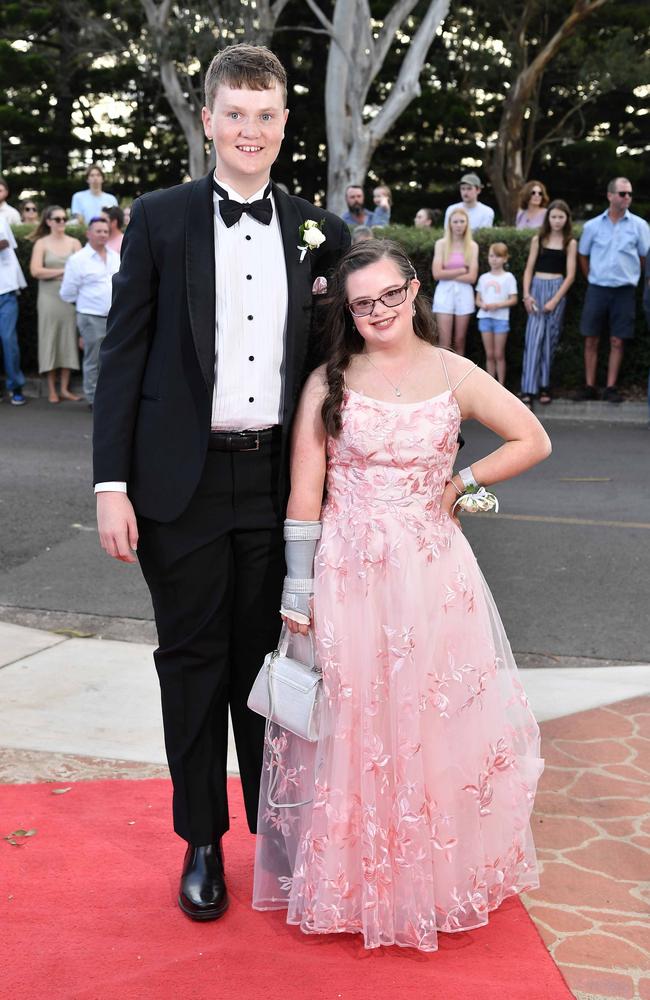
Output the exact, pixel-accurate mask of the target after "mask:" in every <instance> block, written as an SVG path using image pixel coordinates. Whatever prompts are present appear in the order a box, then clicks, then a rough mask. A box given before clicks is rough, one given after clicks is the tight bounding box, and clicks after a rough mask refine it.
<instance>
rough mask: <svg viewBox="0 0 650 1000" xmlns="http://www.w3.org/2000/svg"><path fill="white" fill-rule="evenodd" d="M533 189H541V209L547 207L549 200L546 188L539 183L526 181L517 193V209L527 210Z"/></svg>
mask: <svg viewBox="0 0 650 1000" xmlns="http://www.w3.org/2000/svg"><path fill="white" fill-rule="evenodd" d="M533 188H541V189H542V204H541V207H542V208H545V207H546V205H548V203H549V201H550V199H549V196H548V191H547V190H546V186H545V185H544V184H542V182H541V181H527V183H526V184H524V186H523V187H522V189H521V191H520V192H519V207H520V208H528V202H529V201H530V196H531V194H532V193H533Z"/></svg>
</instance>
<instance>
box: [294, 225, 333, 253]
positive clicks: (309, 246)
mask: <svg viewBox="0 0 650 1000" xmlns="http://www.w3.org/2000/svg"><path fill="white" fill-rule="evenodd" d="M324 221H325V220H324V219H321V220H320V222H316V221H315V220H314V219H305V221H304V222H303V224H302V226H300V228H299V230H298V233H299V235H300V239H301V240H302V243H300V244H299V245H298V250H300V263H301V264H302V262H303V260H304V259H305V254H306V253H307V251H308V250H316V248H317V247H319V246H321V244H322V243H324V242H325V240H326V239H327V237H326V236H324V235H323V232H322V229H323V223H324Z"/></svg>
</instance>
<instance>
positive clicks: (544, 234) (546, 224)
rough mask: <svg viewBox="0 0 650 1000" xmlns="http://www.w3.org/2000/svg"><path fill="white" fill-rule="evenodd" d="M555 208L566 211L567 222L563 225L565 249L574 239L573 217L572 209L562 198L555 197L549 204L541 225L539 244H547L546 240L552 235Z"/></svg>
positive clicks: (541, 245)
mask: <svg viewBox="0 0 650 1000" xmlns="http://www.w3.org/2000/svg"><path fill="white" fill-rule="evenodd" d="M554 208H557V209H558V211H560V212H564V214H565V215H566V222H565V223H564V225H563V227H562V238H563V240H564V249H565V250H566V248H567V247H568V245H569V243H570V242H571V240H572V239H573V219H572V218H571V209H570V208H569V206H568V205H567V203H566V201H562V199H561V198H555V200H554V201H552V202H551V204H550V205H549V206H548V208H547V210H546V215H545V216H544V221H543V222H542V224H541V226H540V227H539V230H538V232H539V245H540V247H543V246H546V240H547V239H548V238H549V236H550V235H551V219H550V216H551V212H552V211H553V209H554Z"/></svg>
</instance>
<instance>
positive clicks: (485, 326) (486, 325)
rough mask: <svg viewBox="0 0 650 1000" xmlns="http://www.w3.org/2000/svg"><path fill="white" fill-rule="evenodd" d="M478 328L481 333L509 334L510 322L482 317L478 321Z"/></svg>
mask: <svg viewBox="0 0 650 1000" xmlns="http://www.w3.org/2000/svg"><path fill="white" fill-rule="evenodd" d="M478 328H479V330H480V331H481V333H509V332H510V320H508V319H494V318H493V317H492V316H481V318H480V320H479V321H478Z"/></svg>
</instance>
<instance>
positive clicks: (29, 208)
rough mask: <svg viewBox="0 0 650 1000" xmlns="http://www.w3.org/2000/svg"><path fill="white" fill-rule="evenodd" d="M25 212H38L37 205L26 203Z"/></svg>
mask: <svg viewBox="0 0 650 1000" xmlns="http://www.w3.org/2000/svg"><path fill="white" fill-rule="evenodd" d="M23 212H38V209H37V207H36V205H25V207H24V208H23Z"/></svg>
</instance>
